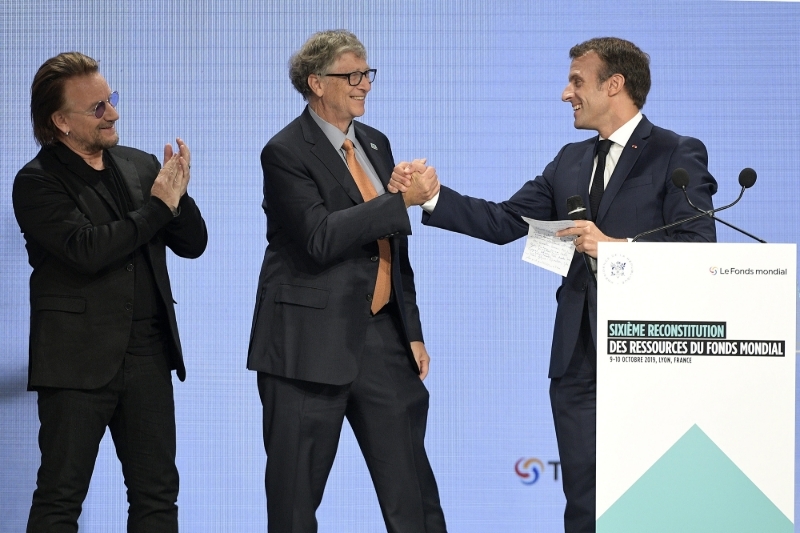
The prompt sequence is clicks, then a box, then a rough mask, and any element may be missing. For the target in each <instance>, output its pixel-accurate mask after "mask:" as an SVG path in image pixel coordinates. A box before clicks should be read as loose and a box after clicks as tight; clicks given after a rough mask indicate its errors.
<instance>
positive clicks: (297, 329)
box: [247, 30, 445, 533]
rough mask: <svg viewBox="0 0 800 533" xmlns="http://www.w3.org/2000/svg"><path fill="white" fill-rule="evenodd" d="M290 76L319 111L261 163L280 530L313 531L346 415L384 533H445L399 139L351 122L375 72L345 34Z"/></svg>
mask: <svg viewBox="0 0 800 533" xmlns="http://www.w3.org/2000/svg"><path fill="white" fill-rule="evenodd" d="M289 70H290V71H289V76H290V78H291V80H292V83H293V85H294V87H295V89H297V91H298V92H299V93H300V94H301V95H302V96H303V98H304V99H305V100H307V101H308V106H307V107H306V109H305V110H304V111H303V113H302V114H301V115H300V116H299V117H298V118H296V119H295V120H293V121H292V122H291V123H290V124H289V125H288V126H286V127H285V128H284V129H283V130H281V131H280V132H278V133H277V134H276V135H275V136H274V137H273V138H272V139H270V141H269V142H268V143H267V145H266V146H265V147H264V150H263V151H262V153H261V165H262V167H263V170H264V202H263V207H264V212H265V213H266V215H267V239H268V240H269V245H268V246H267V250H266V253H265V255H264V262H263V265H262V268H261V275H260V276H259V281H258V292H257V301H256V309H255V316H254V318H253V329H252V333H251V337H250V349H249V354H248V360H247V367H248V368H249V369H251V370H255V371H257V372H258V389H259V393H260V395H261V401H262V404H263V416H264V420H263V422H264V427H263V429H264V447H265V449H266V452H267V471H266V492H267V514H268V527H269V531H270V532H274V533H285V532H289V531H291V532H294V533H311V532H315V531H317V520H316V516H315V513H316V509H317V507H319V505H320V502H321V501H322V495H323V491H324V488H325V483H326V481H327V479H328V474H329V473H330V470H331V467H332V466H333V461H334V457H335V455H336V450H337V447H338V443H339V435H340V433H341V429H342V424H343V421H344V418H345V417H347V420H348V421H349V422H350V426H351V427H352V429H353V433H354V434H355V437H356V439H357V440H358V444H359V446H360V447H361V450H362V452H363V454H364V458H365V460H366V462H367V467H368V468H369V472H370V475H371V476H372V481H373V483H374V485H375V490H376V492H377V495H378V501H379V503H380V507H381V511H382V513H383V518H384V521H385V523H386V529H387V531H389V532H392V533H422V532H427V533H434V532H435V533H439V532H444V531H445V522H444V515H443V513H442V509H441V506H440V504H439V493H438V489H437V487H436V481H435V479H434V477H433V472H432V470H431V466H430V464H429V462H428V457H427V454H426V452H425V446H424V439H425V427H426V423H427V412H428V391H427V389H426V388H425V386H424V385H423V384H422V379H424V378H425V376H426V374H427V373H428V364H429V361H430V357H429V356H428V353H427V351H426V350H425V345H424V344H423V339H422V326H421V324H420V317H419V310H418V309H417V304H416V292H415V288H414V273H413V271H412V269H411V264H410V263H409V258H408V241H407V236H408V235H410V234H411V223H410V221H409V219H408V213H407V211H406V207H407V204H406V202H404V198H403V197H402V196H401V195H394V194H384V192H385V187H386V184H387V183H388V182H389V177H390V176H391V173H392V168H393V166H394V160H393V158H392V151H391V148H390V146H389V141H388V139H387V138H386V137H385V136H384V135H383V134H382V133H381V132H379V131H378V130H376V129H373V128H370V127H369V126H366V125H364V124H362V123H360V122H356V121H355V120H353V119H355V118H356V117H360V116H361V115H363V114H364V103H365V99H366V97H367V94H368V93H369V91H370V90H371V88H372V82H373V80H374V79H375V73H376V71H375V69H371V68H370V67H369V65H368V64H367V56H366V50H365V49H364V46H363V45H362V44H361V43H360V42H359V41H358V39H357V38H356V37H355V35H353V34H352V33H350V32H347V31H344V30H335V31H324V32H319V33H316V34H314V35H312V36H311V38H309V39H308V41H307V42H306V43H305V44H304V45H303V46H302V47H301V49H300V50H299V51H298V52H297V53H296V54H294V55H293V56H292V59H291V60H290V66H289ZM432 178H433V169H431V170H430V171H427V172H426V173H425V175H424V176H423V178H422V181H424V182H427V181H430V183H431V184H432V185H433V184H435V180H433V179H432ZM436 186H437V187H438V184H436ZM434 192H435V191H434ZM407 198H408V201H409V202H410V201H419V200H416V199H414V198H413V197H412V195H411V193H409V194H408V195H407Z"/></svg>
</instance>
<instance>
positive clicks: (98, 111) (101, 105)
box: [76, 91, 119, 118]
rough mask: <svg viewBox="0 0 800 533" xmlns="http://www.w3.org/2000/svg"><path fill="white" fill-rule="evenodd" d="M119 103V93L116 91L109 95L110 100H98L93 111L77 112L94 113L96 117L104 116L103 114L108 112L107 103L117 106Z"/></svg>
mask: <svg viewBox="0 0 800 533" xmlns="http://www.w3.org/2000/svg"><path fill="white" fill-rule="evenodd" d="M118 103H119V93H118V92H117V91H114V92H113V93H111V94H110V95H109V97H108V100H100V101H99V102H97V103H96V104H95V105H94V107H93V108H92V110H91V111H76V113H83V114H84V115H94V118H103V115H105V114H106V104H110V105H111V107H113V108H115V109H116V107H117V104H118Z"/></svg>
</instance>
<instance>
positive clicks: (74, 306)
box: [33, 296, 86, 313]
mask: <svg viewBox="0 0 800 533" xmlns="http://www.w3.org/2000/svg"><path fill="white" fill-rule="evenodd" d="M33 310H34V311H64V312H67V313H84V312H86V299H85V298H79V297H75V296H39V297H38V298H36V301H35V302H34V304H33Z"/></svg>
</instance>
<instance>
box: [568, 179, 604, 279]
mask: <svg viewBox="0 0 800 533" xmlns="http://www.w3.org/2000/svg"><path fill="white" fill-rule="evenodd" d="M567 216H568V217H569V219H570V220H586V204H584V203H583V198H581V197H580V195H577V194H576V195H575V196H570V197H569V198H567ZM581 255H582V256H583V262H584V263H585V264H586V270H588V271H589V276H591V278H592V279H593V280H595V281H597V274H595V272H597V260H596V259H595V258H594V257H591V256H589V255H586V254H581Z"/></svg>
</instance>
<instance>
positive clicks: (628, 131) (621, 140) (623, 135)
mask: <svg viewBox="0 0 800 533" xmlns="http://www.w3.org/2000/svg"><path fill="white" fill-rule="evenodd" d="M641 121H642V112H641V111H640V112H638V113H636V115H635V116H634V117H633V118H632V119H630V120H629V121H628V122H626V123H625V124H623V125H622V126H620V127H619V128H618V129H617V131H615V132H614V133H612V134H611V135H609V136H608V140H609V141H613V142H614V144H618V145H619V146H622V147H624V146H625V145H626V144H628V140H629V139H630V138H631V135H633V130H635V129H636V126H638V125H639V122H641ZM600 138H601V139H602V137H600Z"/></svg>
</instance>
